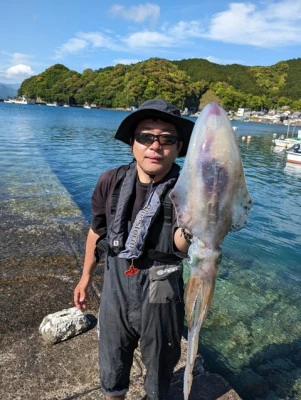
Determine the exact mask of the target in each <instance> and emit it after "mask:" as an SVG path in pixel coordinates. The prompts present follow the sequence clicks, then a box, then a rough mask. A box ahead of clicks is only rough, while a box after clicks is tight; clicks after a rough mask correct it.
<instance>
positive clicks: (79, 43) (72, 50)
mask: <svg viewBox="0 0 301 400" xmlns="http://www.w3.org/2000/svg"><path fill="white" fill-rule="evenodd" d="M87 46H88V42H87V41H86V40H84V39H79V38H72V39H69V40H67V42H66V43H64V44H62V46H60V47H59V48H58V49H57V50H56V57H55V58H63V56H64V55H65V54H76V53H78V52H80V51H81V50H83V49H84V48H86V47H87Z"/></svg>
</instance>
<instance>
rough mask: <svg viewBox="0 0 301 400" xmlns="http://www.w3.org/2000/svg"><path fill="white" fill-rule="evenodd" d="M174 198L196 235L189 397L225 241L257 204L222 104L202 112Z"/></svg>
mask: <svg viewBox="0 0 301 400" xmlns="http://www.w3.org/2000/svg"><path fill="white" fill-rule="evenodd" d="M170 197H171V199H172V201H173V203H174V206H175V209H176V213H177V219H178V224H179V226H180V227H181V228H184V229H185V230H187V231H189V232H190V233H191V234H192V235H193V237H192V243H191V245H190V247H189V250H188V256H189V257H188V264H189V266H190V277H189V279H188V283H187V285H186V288H185V312H186V319H187V326H188V349H187V361H186V368H185V374H184V398H185V400H188V397H189V393H190V389H191V384H192V371H193V367H194V362H195V358H196V355H197V352H198V343H199V332H200V329H201V326H202V324H203V322H204V320H205V318H206V316H207V313H208V311H209V308H210V304H211V300H212V297H213V293H214V286H215V279H216V274H217V270H218V267H219V264H220V262H221V249H220V244H221V242H222V241H223V239H224V238H225V236H226V235H227V233H228V232H229V231H237V230H239V229H241V228H243V227H244V226H245V225H246V224H247V222H248V211H249V209H250V207H251V206H252V199H251V197H250V195H249V193H248V189H247V185H246V181H245V176H244V171H243V165H242V161H241V156H240V151H239V149H238V146H237V143H236V140H235V136H234V132H233V129H232V125H231V122H230V120H229V118H228V116H227V114H226V112H225V111H224V109H223V108H222V107H221V106H219V105H218V104H217V103H210V104H208V105H207V106H206V107H205V108H204V109H203V111H202V112H201V114H200V116H199V117H198V119H197V121H196V123H195V126H194V129H193V132H192V136H191V139H190V144H189V148H188V152H187V156H186V159H185V162H184V166H183V169H182V172H181V174H180V177H179V179H178V181H177V183H176V186H175V187H174V189H173V190H172V192H171V194H170Z"/></svg>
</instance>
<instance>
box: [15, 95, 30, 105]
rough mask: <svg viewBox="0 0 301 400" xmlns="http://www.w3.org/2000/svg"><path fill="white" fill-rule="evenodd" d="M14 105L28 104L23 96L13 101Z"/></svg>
mask: <svg viewBox="0 0 301 400" xmlns="http://www.w3.org/2000/svg"><path fill="white" fill-rule="evenodd" d="M14 103H15V104H28V101H27V99H26V97H25V96H22V97H19V98H18V99H15V100H14Z"/></svg>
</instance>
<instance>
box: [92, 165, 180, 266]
mask: <svg viewBox="0 0 301 400" xmlns="http://www.w3.org/2000/svg"><path fill="white" fill-rule="evenodd" d="M136 171H137V170H136V162H135V161H134V162H132V163H131V164H129V165H124V166H121V167H120V169H119V171H118V175H117V181H116V184H115V188H114V190H113V194H112V197H111V214H110V217H109V221H108V232H107V237H106V239H102V240H99V241H98V242H97V246H96V259H99V257H100V255H101V253H103V252H104V251H109V252H110V255H116V256H120V257H122V258H129V259H130V258H138V257H140V256H143V257H146V258H148V259H150V260H153V261H158V262H159V263H160V262H163V263H175V262H177V261H179V260H181V258H182V257H180V256H179V255H177V254H176V253H175V252H174V249H173V248H174V246H173V235H172V225H173V220H174V218H173V205H172V202H171V200H170V198H169V192H170V190H171V189H172V188H173V186H174V185H175V183H176V181H177V178H178V176H179V171H180V167H179V166H178V165H177V164H173V166H172V168H171V170H170V172H169V173H168V174H167V176H166V177H165V178H164V180H163V181H162V182H161V183H160V184H158V185H157V186H154V187H153V188H152V191H151V193H150V195H149V196H150V197H151V196H152V194H154V192H155V193H156V196H153V197H155V198H156V199H159V205H158V207H157V208H156V207H155V208H156V210H155V212H154V213H153V215H151V217H150V218H149V219H148V222H145V221H146V220H147V217H149V215H147V214H148V208H147V206H145V203H144V206H143V207H142V208H141V210H140V211H139V213H140V216H138V215H137V217H136V220H137V218H138V219H139V218H140V220H139V221H138V222H139V223H140V226H142V227H145V223H148V227H147V228H146V229H145V232H141V231H143V229H142V230H141V231H140V229H138V228H137V227H138V226H139V225H138V223H136V225H135V222H136V220H135V222H134V223H133V226H132V224H130V223H129V221H128V212H127V211H128V205H129V202H130V197H131V195H132V192H133V188H134V185H135V183H136ZM151 201H152V200H150V202H151ZM144 210H146V211H145V215H143V212H144ZM144 218H145V219H144ZM132 228H136V229H135V231H134V233H133V229H132ZM131 234H132V236H131ZM130 236H131V237H132V238H133V236H135V240H136V244H135V246H134V249H135V250H137V248H138V251H136V253H135V254H136V255H135V256H134V257H133V255H132V253H127V252H126V245H127V239H128V238H129V237H130Z"/></svg>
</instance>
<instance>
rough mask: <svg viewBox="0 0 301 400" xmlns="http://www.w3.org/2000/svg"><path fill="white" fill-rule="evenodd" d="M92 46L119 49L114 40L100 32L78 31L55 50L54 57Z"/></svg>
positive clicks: (76, 52) (78, 51)
mask: <svg viewBox="0 0 301 400" xmlns="http://www.w3.org/2000/svg"><path fill="white" fill-rule="evenodd" d="M91 47H92V48H104V49H110V50H120V49H121V48H120V46H117V45H116V44H115V43H114V41H113V40H112V39H111V38H110V37H109V36H107V35H104V34H102V33H101V32H78V33H77V34H76V37H74V38H71V39H69V40H67V42H65V43H64V44H62V45H61V46H60V47H59V48H58V49H56V52H55V59H59V58H63V57H64V56H65V55H67V54H78V53H80V52H82V51H84V50H89V49H91Z"/></svg>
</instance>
